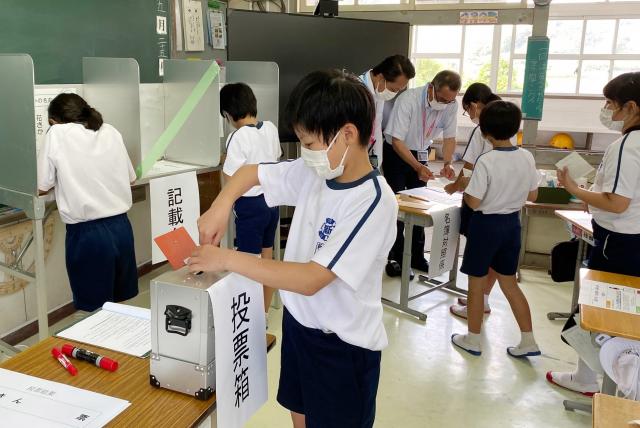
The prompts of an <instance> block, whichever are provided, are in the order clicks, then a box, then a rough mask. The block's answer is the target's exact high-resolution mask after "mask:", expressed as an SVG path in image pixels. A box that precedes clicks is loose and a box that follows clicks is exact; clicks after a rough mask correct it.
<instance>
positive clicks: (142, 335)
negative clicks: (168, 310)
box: [56, 303, 151, 357]
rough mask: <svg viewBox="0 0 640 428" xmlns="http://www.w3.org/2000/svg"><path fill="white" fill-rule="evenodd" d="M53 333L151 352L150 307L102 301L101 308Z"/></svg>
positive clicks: (132, 351)
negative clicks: (103, 304)
mask: <svg viewBox="0 0 640 428" xmlns="http://www.w3.org/2000/svg"><path fill="white" fill-rule="evenodd" d="M123 307H124V310H123ZM56 336H58V337H61V338H64V339H69V340H75V341H77V342H82V343H86V344H88V345H93V346H99V347H101V348H106V349H112V350H114V351H118V352H122V353H124V354H129V355H133V356H134V357H144V356H145V355H146V354H148V353H149V352H151V311H150V310H149V309H144V308H134V307H132V306H128V305H119V304H115V303H111V304H109V305H108V304H106V303H105V306H103V308H102V310H100V311H98V312H96V313H95V314H93V315H91V316H89V317H87V318H85V319H83V320H82V321H80V322H78V323H76V324H74V325H72V326H71V327H69V328H67V329H66V330H63V331H61V332H59V333H58V334H57V335H56Z"/></svg>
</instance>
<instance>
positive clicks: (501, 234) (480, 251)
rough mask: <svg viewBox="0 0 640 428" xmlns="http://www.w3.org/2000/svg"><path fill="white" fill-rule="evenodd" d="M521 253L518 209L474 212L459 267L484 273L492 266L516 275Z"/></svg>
mask: <svg viewBox="0 0 640 428" xmlns="http://www.w3.org/2000/svg"><path fill="white" fill-rule="evenodd" d="M519 256H520V213H519V212H515V213H512V214H483V213H481V212H479V211H476V212H474V213H473V215H472V216H471V218H470V219H469V226H468V230H467V246H466V247H465V249H464V259H463V260H462V267H461V268H460V271H461V272H463V273H466V274H467V275H470V276H477V277H481V276H485V275H486V274H488V273H489V268H492V269H493V270H495V271H496V272H497V273H499V274H500V275H515V274H516V272H517V271H518V259H519Z"/></svg>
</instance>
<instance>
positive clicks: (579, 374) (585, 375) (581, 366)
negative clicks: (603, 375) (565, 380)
mask: <svg viewBox="0 0 640 428" xmlns="http://www.w3.org/2000/svg"><path fill="white" fill-rule="evenodd" d="M573 380H575V381H576V382H579V383H585V384H589V383H596V382H597V380H598V375H596V372H594V371H593V370H591V368H590V367H589V366H588V365H587V363H585V362H584V360H583V359H582V358H578V367H577V368H576V371H575V372H573Z"/></svg>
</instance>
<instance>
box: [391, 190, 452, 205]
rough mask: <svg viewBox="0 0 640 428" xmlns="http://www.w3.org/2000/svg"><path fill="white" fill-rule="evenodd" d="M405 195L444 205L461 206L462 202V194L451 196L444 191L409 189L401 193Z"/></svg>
mask: <svg viewBox="0 0 640 428" xmlns="http://www.w3.org/2000/svg"><path fill="white" fill-rule="evenodd" d="M400 193H401V194H403V195H409V196H417V197H418V198H419V199H426V200H428V201H430V202H435V203H437V204H442V205H455V206H460V204H461V202H462V193H454V194H453V195H449V194H448V193H447V192H445V191H444V190H442V189H438V188H428V187H416V188H415V189H407V190H403V191H401V192H400Z"/></svg>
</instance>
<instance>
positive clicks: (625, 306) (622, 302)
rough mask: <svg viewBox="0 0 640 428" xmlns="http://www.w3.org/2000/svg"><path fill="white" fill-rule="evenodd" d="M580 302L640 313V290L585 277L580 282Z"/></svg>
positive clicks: (619, 310)
mask: <svg viewBox="0 0 640 428" xmlns="http://www.w3.org/2000/svg"><path fill="white" fill-rule="evenodd" d="M578 303H580V304H581V305H589V306H595V307H598V308H604V309H610V310H612V311H617V312H624V313H627V314H634V315H640V290H638V289H636V288H632V287H625V286H622V285H616V284H609V283H606V282H601V281H593V280H589V279H585V280H583V281H582V282H581V283H580V296H579V298H578Z"/></svg>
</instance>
